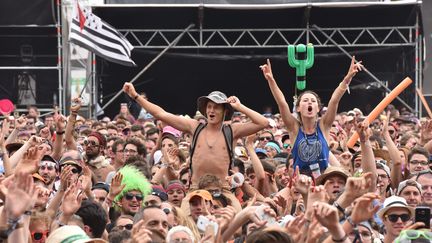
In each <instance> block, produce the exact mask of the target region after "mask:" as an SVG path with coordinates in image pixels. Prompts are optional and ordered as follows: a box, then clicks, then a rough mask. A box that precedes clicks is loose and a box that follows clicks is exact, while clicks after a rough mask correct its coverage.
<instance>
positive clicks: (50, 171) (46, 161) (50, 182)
mask: <svg viewBox="0 0 432 243" xmlns="http://www.w3.org/2000/svg"><path fill="white" fill-rule="evenodd" d="M38 174H39V175H41V176H42V178H43V179H44V180H45V185H46V187H47V188H48V189H49V190H51V191H52V190H55V188H54V182H55V180H56V178H57V176H58V174H59V166H58V164H57V161H55V160H54V159H53V158H52V157H51V156H49V155H44V156H43V157H42V160H41V162H40V163H39V170H38Z"/></svg>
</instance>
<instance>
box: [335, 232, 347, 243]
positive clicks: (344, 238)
mask: <svg viewBox="0 0 432 243" xmlns="http://www.w3.org/2000/svg"><path fill="white" fill-rule="evenodd" d="M346 239H348V234H347V233H345V236H344V237H342V239H340V240H335V239H334V238H333V237H332V241H333V242H344V241H345V240H346Z"/></svg>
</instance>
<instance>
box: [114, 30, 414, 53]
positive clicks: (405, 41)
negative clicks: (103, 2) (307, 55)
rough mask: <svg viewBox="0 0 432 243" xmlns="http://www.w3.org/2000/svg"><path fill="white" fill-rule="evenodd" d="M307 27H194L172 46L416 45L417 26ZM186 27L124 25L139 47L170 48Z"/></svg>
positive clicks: (131, 40)
mask: <svg viewBox="0 0 432 243" xmlns="http://www.w3.org/2000/svg"><path fill="white" fill-rule="evenodd" d="M321 29H322V30H323V31H324V32H325V33H326V34H327V35H328V36H325V35H323V34H322V33H321V32H320V31H319V30H317V29H314V28H308V29H306V28H304V29H201V30H199V29H192V30H188V31H187V32H186V34H185V35H184V36H183V38H182V39H181V40H180V41H179V42H178V43H177V45H174V46H173V47H172V48H177V49H182V48H183V49H188V48H214V49H216V48H218V49H221V48H286V46H287V45H290V44H294V45H295V44H300V43H312V44H314V46H315V47H334V44H333V43H332V42H331V41H330V38H331V39H333V40H335V41H336V42H337V43H338V45H340V46H341V47H378V46H380V47H383V46H396V45H397V46H415V44H416V39H415V33H416V32H415V31H416V27H415V26H392V27H359V28H321ZM183 31H184V30H183V29H123V30H120V32H121V33H122V34H124V35H125V36H126V38H127V39H128V40H129V41H130V42H131V43H132V45H134V47H135V48H142V49H160V48H166V47H167V46H169V45H170V44H172V42H173V41H174V39H175V38H176V37H177V36H178V35H179V34H180V33H182V32H183Z"/></svg>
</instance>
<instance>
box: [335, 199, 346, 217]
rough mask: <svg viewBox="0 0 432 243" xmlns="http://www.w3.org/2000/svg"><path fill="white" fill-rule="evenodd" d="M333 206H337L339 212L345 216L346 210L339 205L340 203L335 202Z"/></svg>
mask: <svg viewBox="0 0 432 243" xmlns="http://www.w3.org/2000/svg"><path fill="white" fill-rule="evenodd" d="M333 206H335V207H336V208H337V209H338V210H339V212H341V213H342V214H343V215H345V209H344V208H343V207H341V205H339V203H337V202H334V203H333Z"/></svg>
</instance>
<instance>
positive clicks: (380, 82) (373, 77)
mask: <svg viewBox="0 0 432 243" xmlns="http://www.w3.org/2000/svg"><path fill="white" fill-rule="evenodd" d="M312 27H313V28H315V29H317V30H318V31H320V32H321V33H322V34H323V35H324V36H326V37H327V39H329V40H330V41H331V42H332V43H333V45H335V46H336V47H337V48H339V49H340V50H341V51H342V52H343V53H344V54H345V55H347V56H348V57H349V58H350V59H351V58H352V56H351V55H350V54H349V53H348V52H347V51H346V50H345V49H343V48H342V47H341V46H340V45H339V44H337V43H336V41H334V40H333V39H332V38H331V37H330V36H329V35H327V33H325V32H324V31H323V30H322V29H321V28H320V27H318V26H317V25H315V24H314V25H312ZM356 62H357V61H356ZM363 70H364V71H365V72H366V73H367V74H369V76H371V77H372V79H374V80H375V81H376V82H378V83H379V84H380V85H381V87H383V88H385V89H386V90H387V92H391V89H389V88H388V87H387V86H386V85H385V84H384V83H383V82H382V81H381V80H379V79H378V78H377V77H376V76H375V75H373V74H372V73H371V72H370V71H369V70H368V69H367V68H364V69H363ZM396 99H398V100H399V101H400V102H401V103H402V104H403V105H404V106H405V107H406V108H408V109H410V111H411V112H413V108H411V106H409V105H408V104H407V103H406V102H405V101H403V100H402V99H401V98H399V97H396Z"/></svg>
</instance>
